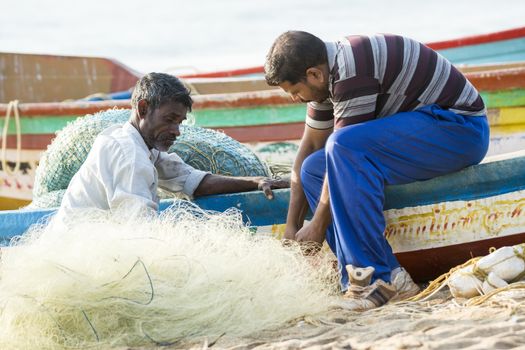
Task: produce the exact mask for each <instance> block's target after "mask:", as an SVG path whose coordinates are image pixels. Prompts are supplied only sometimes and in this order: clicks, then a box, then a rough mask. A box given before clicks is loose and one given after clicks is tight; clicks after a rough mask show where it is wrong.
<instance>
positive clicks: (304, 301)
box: [0, 201, 338, 350]
mask: <svg viewBox="0 0 525 350" xmlns="http://www.w3.org/2000/svg"><path fill="white" fill-rule="evenodd" d="M129 210H130V208H129V207H124V206H123V207H120V208H117V209H116V210H114V211H113V212H112V213H108V212H106V211H100V210H96V209H90V210H79V211H78V212H77V213H76V215H77V216H78V220H75V222H74V223H73V224H72V225H71V226H70V227H69V228H68V232H67V234H66V233H65V232H63V231H62V230H60V229H57V228H56V227H53V225H49V226H33V227H32V229H31V231H30V232H28V233H26V234H25V235H24V236H22V237H19V238H18V240H16V241H13V242H12V244H11V246H10V247H9V248H6V250H5V251H3V252H2V259H1V260H0V276H2V278H0V305H1V307H0V348H1V349H54V350H56V349H89V348H93V349H108V348H118V349H120V348H127V347H137V348H139V347H140V348H141V349H142V348H144V349H145V348H148V349H153V348H155V349H157V348H158V346H163V345H170V344H172V345H174V346H176V348H181V346H180V345H179V346H177V345H178V344H179V341H182V340H185V339H199V338H202V337H206V336H207V337H210V338H214V339H217V338H220V337H221V336H222V335H224V334H228V335H234V336H238V335H246V334H249V333H252V332H254V331H258V330H261V329H267V328H271V329H274V328H278V327H280V326H282V325H283V324H284V323H286V322H287V321H290V320H294V319H296V318H298V317H302V316H304V315H315V314H317V313H319V312H322V311H326V310H327V309H329V308H330V307H332V306H333V305H334V302H335V301H334V298H333V297H334V296H335V295H337V289H338V288H337V286H338V284H337V273H336V271H335V270H334V269H333V267H332V264H331V263H330V261H329V260H320V259H316V264H315V265H314V264H313V262H312V261H310V258H309V257H305V256H303V255H302V254H301V249H300V247H299V245H297V244H294V245H290V246H283V245H282V244H281V242H280V241H279V240H276V239H273V238H271V237H261V236H254V235H253V234H252V233H251V231H250V228H249V227H248V226H246V225H245V224H244V223H243V221H242V215H241V213H240V211H238V210H235V209H230V210H228V211H226V212H224V213H216V212H208V211H203V210H201V209H200V208H198V207H197V206H196V205H194V204H193V203H190V202H187V201H176V202H175V204H174V205H173V206H172V207H170V208H168V209H167V210H166V211H164V212H163V213H161V214H160V215H158V216H157V215H154V216H136V217H135V216H130V215H129ZM79 257H82V258H79Z"/></svg>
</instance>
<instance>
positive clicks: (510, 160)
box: [0, 151, 525, 281]
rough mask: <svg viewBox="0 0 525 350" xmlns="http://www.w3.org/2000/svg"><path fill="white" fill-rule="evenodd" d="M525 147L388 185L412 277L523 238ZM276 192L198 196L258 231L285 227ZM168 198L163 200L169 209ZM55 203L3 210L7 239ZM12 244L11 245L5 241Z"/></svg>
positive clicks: (388, 211)
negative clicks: (270, 197) (421, 178)
mask: <svg viewBox="0 0 525 350" xmlns="http://www.w3.org/2000/svg"><path fill="white" fill-rule="evenodd" d="M524 168H525V151H519V152H514V153H510V154H505V155H499V156H495V157H491V158H489V159H486V160H485V161H484V162H483V163H482V164H479V165H474V166H471V167H469V168H466V169H464V170H462V171H460V172H457V173H453V174H449V175H445V176H440V177H437V178H434V179H431V180H428V181H420V182H415V183H411V184H406V185H396V186H389V187H387V188H386V200H385V206H384V209H385V217H386V221H387V227H386V230H385V236H386V238H387V239H388V241H389V242H390V245H391V246H392V248H393V251H394V253H395V254H396V256H397V258H398V260H399V262H400V263H401V265H402V266H404V267H405V268H406V269H407V270H408V271H409V273H410V274H411V275H412V276H413V278H414V279H415V280H416V281H428V280H431V279H433V278H435V277H437V276H439V275H440V274H442V273H444V272H446V271H448V270H449V269H450V268H451V267H453V266H456V265H458V264H461V263H463V262H465V261H466V260H468V259H470V258H471V257H473V256H481V255H486V254H487V253H488V252H489V250H490V249H491V248H493V247H494V248H499V247H502V246H510V245H516V244H519V243H523V242H524V241H525V172H523V171H522V169H524ZM274 194H275V197H274V199H273V200H267V199H266V198H265V197H264V195H263V194H262V193H261V192H245V193H237V194H226V195H213V196H207V197H201V198H198V199H196V200H195V203H196V204H197V205H198V206H200V207H201V208H203V209H206V210H214V211H224V210H226V209H228V208H232V207H233V208H237V209H239V210H241V211H242V214H243V218H244V221H245V222H249V223H250V225H252V226H253V227H254V231H256V233H257V234H274V235H276V236H277V237H278V236H279V232H282V229H283V225H282V224H283V223H284V222H285V220H286V214H287V208H288V201H289V195H290V191H289V190H288V189H285V190H276V191H275V193H274ZM172 204H173V200H163V201H161V205H160V210H161V211H163V210H166V208H168V207H169V206H170V205H172ZM55 210H56V209H41V210H27V209H26V210H8V211H3V212H0V240H1V241H2V243H3V244H4V245H5V244H7V243H8V242H9V240H10V239H11V238H12V237H14V236H17V235H22V234H24V232H25V231H26V230H27V229H28V228H29V227H30V226H31V225H32V224H35V223H40V222H42V220H47V219H48V218H49V217H50V216H51V215H53V213H54V212H55ZM4 249H9V248H4Z"/></svg>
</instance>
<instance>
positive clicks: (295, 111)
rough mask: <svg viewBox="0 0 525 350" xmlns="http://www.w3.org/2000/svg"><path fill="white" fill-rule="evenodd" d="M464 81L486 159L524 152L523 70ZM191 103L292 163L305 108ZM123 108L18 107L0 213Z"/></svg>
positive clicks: (258, 97) (199, 120)
mask: <svg viewBox="0 0 525 350" xmlns="http://www.w3.org/2000/svg"><path fill="white" fill-rule="evenodd" d="M466 75H467V77H468V78H469V79H470V80H471V81H472V83H473V84H474V85H475V86H476V87H478V89H480V93H481V95H482V96H483V98H484V100H485V101H486V104H487V107H488V116H489V122H490V124H491V129H492V137H493V140H492V142H491V147H492V148H493V149H494V151H491V153H504V152H510V151H513V150H517V149H520V148H524V147H525V64H521V65H516V64H513V65H512V66H510V67H508V66H506V65H499V66H498V67H497V68H496V69H494V67H493V66H491V69H490V70H483V69H480V68H478V69H472V71H471V72H469V73H466ZM193 99H194V101H195V103H194V108H193V113H192V114H191V117H190V119H191V122H194V123H195V124H196V125H197V126H202V127H207V128H213V129H216V130H221V131H223V132H224V133H225V134H227V135H229V136H231V137H232V138H234V139H236V140H238V141H240V142H243V143H248V144H250V146H251V148H252V149H253V150H255V151H257V152H259V154H261V155H263V156H264V157H273V158H272V159H271V160H272V161H274V160H275V159H276V157H277V156H275V155H274V154H275V153H276V152H275V151H276V150H279V149H280V150H283V149H284V151H282V152H281V153H282V154H283V155H282V156H281V157H280V158H279V157H277V159H278V160H279V162H282V159H284V161H285V162H291V159H290V157H293V155H294V154H295V150H296V148H297V142H298V140H299V139H300V138H301V136H302V133H303V129H304V116H305V114H306V106H305V104H300V103H294V102H293V101H292V100H291V99H290V97H289V96H288V95H287V94H286V93H284V92H282V91H281V90H267V91H253V92H242V93H231V94H211V95H195V96H194V97H193ZM129 103H130V102H129V100H109V101H96V102H88V101H75V102H51V103H20V104H18V105H17V107H16V108H15V110H16V112H17V114H16V115H14V116H12V117H11V119H10V120H9V121H8V122H9V125H8V127H7V128H3V126H5V124H6V123H5V122H4V121H5V120H6V119H4V120H0V130H3V131H4V134H5V135H4V136H5V137H4V136H3V137H2V141H5V147H4V149H3V150H2V151H4V150H5V157H4V156H2V157H3V158H4V160H3V161H2V162H0V209H13V208H18V207H21V206H23V205H26V204H28V203H29V202H30V200H31V198H32V184H33V179H34V170H35V168H36V166H37V164H38V160H39V159H40V156H41V154H42V152H43V151H44V150H45V149H46V148H47V145H49V144H50V143H51V141H52V139H53V138H54V135H55V132H56V131H58V130H60V129H62V128H63V127H64V126H65V125H66V124H67V123H68V122H70V121H73V120H75V119H76V118H78V117H79V116H84V115H86V114H92V113H96V112H98V111H101V110H106V109H109V108H129V107H130V104H129ZM8 106H9V105H8V104H0V115H6V113H7V111H8ZM17 116H18V118H16V117H17ZM17 120H18V122H19V124H20V128H19V129H17V127H16V125H17V123H16V121H17ZM277 153H279V152H277ZM2 154H4V153H3V152H2ZM292 159H293V158H292ZM265 160H268V159H265ZM15 170H17V171H15Z"/></svg>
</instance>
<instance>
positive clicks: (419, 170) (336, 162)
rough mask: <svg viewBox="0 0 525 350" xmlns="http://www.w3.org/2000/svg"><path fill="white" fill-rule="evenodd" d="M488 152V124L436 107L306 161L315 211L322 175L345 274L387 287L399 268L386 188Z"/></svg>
mask: <svg viewBox="0 0 525 350" xmlns="http://www.w3.org/2000/svg"><path fill="white" fill-rule="evenodd" d="M488 144H489V126H488V122H487V118H486V117H479V116H477V117H466V116H461V115H458V114H455V113H453V112H450V111H448V110H444V109H441V108H440V107H439V106H437V105H430V106H425V107H422V108H420V109H418V110H415V111H412V112H402V113H397V114H394V115H391V116H389V117H385V118H381V119H376V120H373V121H369V122H365V123H361V124H355V125H350V126H347V127H344V128H341V129H339V130H337V131H335V132H334V133H333V134H332V135H330V137H329V138H328V140H327V142H326V145H325V148H324V149H321V150H318V151H317V152H314V153H312V154H311V155H310V156H308V157H307V158H306V159H305V160H304V162H303V165H302V168H301V181H302V184H303V189H304V192H305V194H306V198H307V200H308V203H309V205H310V208H311V209H312V211H315V208H316V207H317V203H318V201H319V197H320V194H321V189H322V184H323V180H324V177H325V175H326V176H327V178H328V189H329V193H330V209H331V214H332V224H331V225H330V226H329V228H328V230H327V232H326V241H327V243H328V245H329V246H330V248H331V249H332V251H333V252H334V254H335V255H336V256H337V259H338V261H339V269H340V271H341V285H342V289H343V290H346V289H347V287H348V275H347V273H346V269H345V266H346V265H348V264H352V265H354V266H359V267H367V266H373V267H374V268H375V273H374V276H373V278H374V280H375V279H377V278H380V279H382V280H384V281H386V282H390V273H391V271H392V270H394V269H395V268H397V267H399V263H398V261H397V259H396V258H395V256H394V254H393V253H392V248H391V247H390V245H389V244H388V242H387V240H386V238H385V237H384V230H385V219H384V216H383V204H384V189H385V185H397V184H404V183H409V182H413V181H419V180H427V179H430V178H433V177H436V176H439V175H444V174H447V173H451V172H454V171H458V170H460V169H462V168H465V167H467V166H469V165H473V164H477V163H479V162H480V161H481V160H482V159H483V157H484V156H485V154H486V152H487V149H488Z"/></svg>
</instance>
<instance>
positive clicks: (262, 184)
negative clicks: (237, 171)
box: [194, 174, 290, 199]
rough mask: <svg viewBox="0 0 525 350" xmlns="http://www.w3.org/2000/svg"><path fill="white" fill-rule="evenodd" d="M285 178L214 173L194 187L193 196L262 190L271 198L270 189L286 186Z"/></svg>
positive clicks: (288, 185)
mask: <svg viewBox="0 0 525 350" xmlns="http://www.w3.org/2000/svg"><path fill="white" fill-rule="evenodd" d="M288 187H290V183H289V182H288V181H287V180H280V179H279V180H278V179H270V178H266V177H236V176H222V175H216V174H208V175H206V176H205V177H204V178H203V179H202V181H201V182H200V184H199V186H197V188H196V189H195V192H194V196H196V197H197V196H206V195H210V194H220V193H235V192H245V191H253V190H257V189H258V190H262V191H263V192H264V195H265V196H266V197H267V198H268V199H272V198H273V193H272V189H276V188H288Z"/></svg>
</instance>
